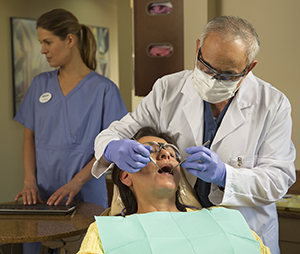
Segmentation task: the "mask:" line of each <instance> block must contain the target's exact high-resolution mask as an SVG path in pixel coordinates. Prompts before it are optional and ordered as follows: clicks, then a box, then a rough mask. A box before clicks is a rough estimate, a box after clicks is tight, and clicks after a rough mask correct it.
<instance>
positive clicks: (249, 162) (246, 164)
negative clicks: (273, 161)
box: [229, 155, 257, 168]
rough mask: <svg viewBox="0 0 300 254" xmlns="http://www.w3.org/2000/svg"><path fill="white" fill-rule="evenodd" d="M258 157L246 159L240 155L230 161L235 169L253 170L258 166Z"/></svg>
mask: <svg viewBox="0 0 300 254" xmlns="http://www.w3.org/2000/svg"><path fill="white" fill-rule="evenodd" d="M256 161H257V156H253V157H247V158H246V157H245V156H243V155H239V156H236V157H233V158H231V159H230V160H229V164H230V165H231V166H233V167H235V168H241V167H243V168H253V167H254V165H256Z"/></svg>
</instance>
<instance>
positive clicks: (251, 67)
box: [245, 60, 258, 76]
mask: <svg viewBox="0 0 300 254" xmlns="http://www.w3.org/2000/svg"><path fill="white" fill-rule="evenodd" d="M257 63H258V61H257V60H253V61H252V62H251V63H250V64H249V67H248V70H247V73H246V75H245V76H247V75H248V73H249V72H250V71H252V70H253V68H254V67H255V66H256V65H257Z"/></svg>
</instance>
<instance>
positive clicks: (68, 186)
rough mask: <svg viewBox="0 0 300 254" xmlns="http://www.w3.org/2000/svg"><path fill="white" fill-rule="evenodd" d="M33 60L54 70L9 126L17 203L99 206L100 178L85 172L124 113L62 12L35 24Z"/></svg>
mask: <svg viewBox="0 0 300 254" xmlns="http://www.w3.org/2000/svg"><path fill="white" fill-rule="evenodd" d="M37 33H38V40H39V41H40V43H41V53H42V54H44V55H45V57H46V59H47V61H48V63H49V65H50V66H51V67H58V68H57V69H56V70H54V71H50V72H46V73H41V74H39V75H37V76H36V77H35V78H34V79H33V81H32V83H31V85H30V87H29V89H28V91H27V93H26V96H25V98H24V100H23V102H22V104H21V106H20V108H19V110H18V113H17V115H16V117H15V120H16V121H18V122H20V123H21V124H23V125H24V127H25V128H24V144H23V160H24V173H25V174H24V175H25V179H24V187H23V189H22V190H21V191H20V193H18V195H17V196H16V200H17V199H19V198H20V197H23V202H24V204H28V205H30V204H35V203H40V202H42V199H46V200H47V204H49V205H53V204H54V205H57V204H58V203H59V202H60V201H62V200H63V199H64V198H66V197H67V198H68V199H67V201H64V202H65V203H67V204H69V203H70V202H71V201H72V200H73V199H76V200H83V201H86V202H92V203H96V204H98V205H101V206H103V207H107V205H108V204H107V190H106V183H105V177H102V178H100V179H98V180H97V179H94V178H93V177H92V175H91V173H90V171H91V167H92V164H93V162H94V161H95V158H94V150H93V144H94V139H95V137H96V136H97V134H98V133H99V132H100V131H101V130H103V129H105V128H107V127H108V126H109V124H110V123H111V122H113V121H114V120H119V119H120V118H122V117H123V116H124V115H125V114H126V113H127V110H126V108H125V105H124V102H123V100H122V98H121V96H120V93H119V90H118V87H117V86H116V85H115V84H114V83H113V82H112V81H111V80H109V79H108V78H106V77H104V76H102V75H100V74H98V73H96V72H95V71H94V70H95V69H96V66H97V61H96V49H97V45H96V40H95V38H94V35H93V33H92V32H91V30H90V29H89V27H87V26H85V25H82V24H79V22H78V20H77V18H76V17H75V16H74V15H73V14H72V13H70V12H69V11H66V10H63V9H55V10H52V11H49V12H47V13H45V14H43V15H42V16H41V17H40V18H39V19H38V21H37Z"/></svg>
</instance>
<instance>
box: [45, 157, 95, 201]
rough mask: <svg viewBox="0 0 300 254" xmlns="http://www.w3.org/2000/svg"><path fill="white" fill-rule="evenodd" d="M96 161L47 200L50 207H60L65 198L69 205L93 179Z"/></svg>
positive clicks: (86, 166)
mask: <svg viewBox="0 0 300 254" xmlns="http://www.w3.org/2000/svg"><path fill="white" fill-rule="evenodd" d="M95 161H96V159H95V157H93V159H92V160H90V162H89V163H88V164H86V165H85V166H84V167H83V168H82V169H81V170H80V171H79V172H78V173H77V174H76V175H75V176H74V177H73V179H72V180H71V181H69V182H68V183H66V184H65V185H63V186H62V187H60V188H59V189H58V190H57V191H56V192H54V193H53V194H52V195H51V196H50V198H49V199H48V200H47V204H48V205H58V204H59V203H60V202H61V201H62V200H63V199H64V198H65V197H68V200H67V202H66V205H69V204H70V203H71V202H72V200H73V198H74V197H75V196H76V194H77V193H78V192H79V191H80V190H81V188H82V186H83V185H84V184H85V183H87V182H88V181H89V180H91V179H92V178H93V176H92V175H91V169H92V166H93V164H94V162H95Z"/></svg>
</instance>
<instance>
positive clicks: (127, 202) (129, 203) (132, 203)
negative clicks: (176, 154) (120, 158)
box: [112, 127, 185, 215]
mask: <svg viewBox="0 0 300 254" xmlns="http://www.w3.org/2000/svg"><path fill="white" fill-rule="evenodd" d="M146 136H153V137H159V138H162V139H164V140H165V141H166V142H167V143H169V144H173V145H175V146H177V144H176V141H175V139H174V138H173V137H172V136H171V134H169V133H166V132H158V131H157V130H155V129H154V128H152V127H143V128H141V129H140V130H139V131H138V132H137V133H136V134H135V135H134V139H136V140H138V139H140V138H142V137H146ZM120 172H121V169H120V168H118V167H117V166H116V165H115V167H114V168H113V171H112V180H113V183H114V184H116V185H117V186H118V188H119V191H120V196H121V199H122V202H123V204H124V206H125V214H126V215H129V214H134V213H136V212H137V209H138V207H137V200H136V197H135V195H134V193H133V192H132V191H131V189H130V188H129V187H128V186H127V185H125V184H123V183H122V182H121V180H120ZM175 204H176V207H177V208H178V210H180V211H183V210H184V208H185V206H184V205H183V204H181V203H180V202H179V187H178V190H177V192H176V201H175Z"/></svg>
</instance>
